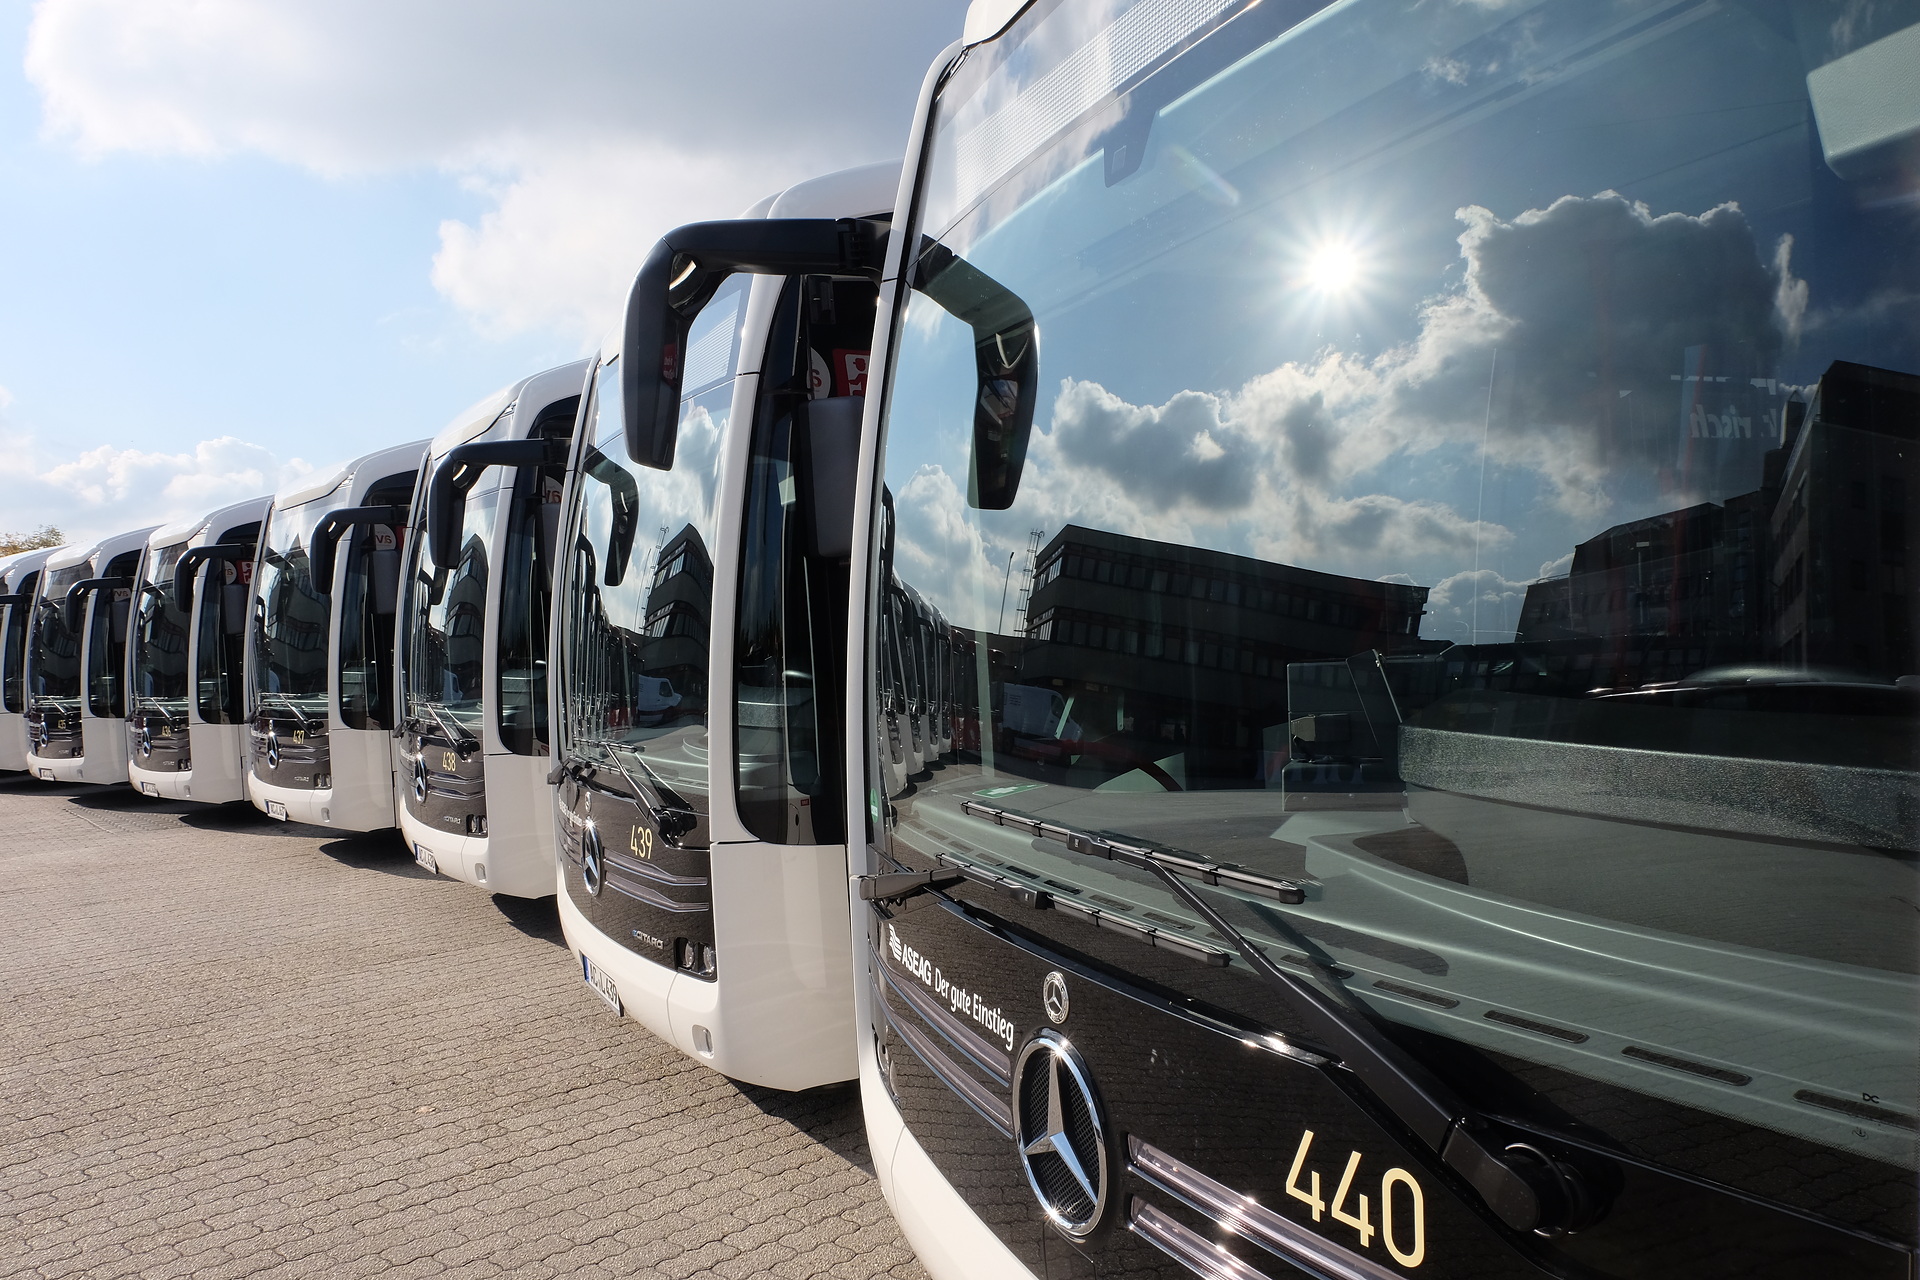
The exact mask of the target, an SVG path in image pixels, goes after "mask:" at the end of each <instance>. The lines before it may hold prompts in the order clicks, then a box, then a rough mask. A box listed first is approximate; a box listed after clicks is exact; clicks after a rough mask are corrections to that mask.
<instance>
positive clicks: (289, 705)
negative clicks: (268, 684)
mask: <svg viewBox="0 0 1920 1280" xmlns="http://www.w3.org/2000/svg"><path fill="white" fill-rule="evenodd" d="M260 696H261V697H263V698H278V699H279V700H280V703H281V705H282V706H284V707H286V709H287V710H289V711H291V712H293V715H294V718H295V719H296V720H298V721H299V722H300V727H301V728H302V729H305V728H307V727H308V726H309V725H311V724H312V723H313V721H312V720H310V719H308V718H307V713H306V712H304V711H302V710H301V709H300V704H299V703H297V702H295V701H294V700H293V699H292V697H290V696H289V695H287V694H284V693H280V692H279V691H277V690H271V689H268V690H262V691H261V694H260Z"/></svg>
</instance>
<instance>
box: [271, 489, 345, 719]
mask: <svg viewBox="0 0 1920 1280" xmlns="http://www.w3.org/2000/svg"><path fill="white" fill-rule="evenodd" d="M326 510H327V508H326V506H325V503H324V500H321V501H315V502H308V503H302V504H301V505H299V506H294V507H287V508H285V509H284V510H283V509H281V508H279V507H276V508H274V512H273V518H272V520H271V521H270V522H269V523H268V525H267V531H266V538H265V542H264V545H263V546H262V547H261V549H260V568H259V571H258V573H257V574H256V576H255V580H254V595H253V613H254V616H253V664H254V671H255V675H254V676H253V682H254V685H255V691H256V693H257V694H258V695H259V697H260V698H261V700H262V706H261V708H260V709H261V710H262V711H264V712H267V713H268V714H272V713H275V712H287V711H291V712H293V713H294V714H295V715H296V717H298V718H301V719H304V720H317V721H318V722H319V723H320V724H322V725H324V724H325V723H326V719H327V628H328V622H329V616H330V615H329V598H328V594H327V592H326V591H325V590H324V589H321V588H318V587H316V586H315V584H314V582H313V580H312V577H311V575H310V573H309V571H308V568H307V544H308V543H309V542H311V541H312V539H313V530H314V526H315V524H317V523H318V521H319V519H320V517H321V516H322V515H324V514H325V513H326Z"/></svg>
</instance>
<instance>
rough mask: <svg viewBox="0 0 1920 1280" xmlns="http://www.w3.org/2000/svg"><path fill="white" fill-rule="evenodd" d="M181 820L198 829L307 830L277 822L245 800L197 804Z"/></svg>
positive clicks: (182, 815) (181, 816)
mask: <svg viewBox="0 0 1920 1280" xmlns="http://www.w3.org/2000/svg"><path fill="white" fill-rule="evenodd" d="M180 821H182V822H184V823H185V824H186V825H188V826H190V827H192V828H194V830H196V831H248V830H253V829H257V828H263V827H273V828H277V829H286V830H292V831H304V830H306V828H304V827H291V828H289V827H288V826H287V824H286V823H284V822H275V821H274V820H273V819H272V818H269V817H268V816H267V815H266V814H264V813H262V812H260V811H259V810H258V809H256V808H254V807H253V806H252V805H251V804H249V803H248V802H247V801H245V800H234V801H231V802H229V803H227V804H201V805H195V806H194V807H193V808H192V809H191V810H189V811H188V812H186V813H183V814H181V815H180Z"/></svg>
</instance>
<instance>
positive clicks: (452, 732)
mask: <svg viewBox="0 0 1920 1280" xmlns="http://www.w3.org/2000/svg"><path fill="white" fill-rule="evenodd" d="M417 705H419V706H422V707H425V708H426V710H427V714H428V715H430V716H432V717H433V722H434V723H435V724H437V725H439V726H440V732H442V733H444V734H446V735H447V738H448V739H449V740H450V741H451V742H452V743H453V744H454V750H456V751H458V752H459V753H460V754H461V755H463V756H464V755H465V754H467V752H468V751H469V750H471V749H472V748H473V747H476V746H478V745H480V739H479V738H477V737H475V736H474V733H473V730H471V729H469V728H467V727H466V726H465V725H463V724H461V723H460V722H459V721H458V720H453V719H451V718H449V717H447V716H445V715H442V714H441V712H442V711H443V710H444V708H443V707H441V706H440V704H439V703H437V702H428V701H427V700H426V699H425V698H422V699H421V700H420V701H419V703H418V704H417Z"/></svg>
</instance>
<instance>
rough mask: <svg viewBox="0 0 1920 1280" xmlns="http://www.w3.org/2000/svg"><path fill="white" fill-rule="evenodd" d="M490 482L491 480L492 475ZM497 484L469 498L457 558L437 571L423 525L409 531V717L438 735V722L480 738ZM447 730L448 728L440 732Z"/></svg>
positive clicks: (405, 656)
mask: <svg viewBox="0 0 1920 1280" xmlns="http://www.w3.org/2000/svg"><path fill="white" fill-rule="evenodd" d="M490 478H492V477H490ZM499 508H500V490H499V488H498V486H497V485H489V486H488V487H486V488H484V489H480V488H476V489H475V491H474V492H473V493H470V494H469V495H468V496H467V501H466V515H465V519H464V521H463V523H462V524H461V527H460V561H459V563H458V564H456V565H455V566H454V567H453V568H452V569H441V568H437V567H435V566H434V564H433V558H432V557H431V556H430V555H428V554H427V550H426V547H425V546H424V539H425V530H424V527H421V528H416V529H415V531H414V545H413V546H411V547H409V548H408V549H407V552H408V555H409V557H410V558H412V559H413V560H414V561H415V562H416V563H415V566H414V579H413V582H412V584H411V594H410V597H409V601H410V603H411V605H412V607H413V608H412V616H411V617H410V618H408V619H407V640H406V644H405V646H404V648H403V649H402V652H401V659H402V661H404V662H405V663H406V691H407V706H406V714H407V715H408V717H410V718H412V719H414V720H417V721H421V722H423V728H425V729H427V730H428V731H435V730H436V727H437V726H438V725H439V723H440V721H441V720H443V719H444V720H447V721H449V722H451V723H452V724H457V725H458V726H459V728H460V730H461V731H462V732H463V733H464V734H465V735H466V736H468V737H471V738H478V737H479V736H480V710H481V697H482V694H483V691H484V690H485V688H486V684H487V681H486V664H485V661H484V656H485V655H484V651H483V650H484V643H485V638H486V614H487V555H488V551H487V549H488V547H489V546H491V545H492V543H493V526H494V516H495V513H496V512H497V511H498V510H499ZM438 731H439V732H443V733H444V732H446V731H447V730H446V728H444V727H441V728H438Z"/></svg>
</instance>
